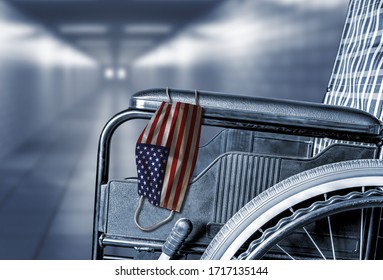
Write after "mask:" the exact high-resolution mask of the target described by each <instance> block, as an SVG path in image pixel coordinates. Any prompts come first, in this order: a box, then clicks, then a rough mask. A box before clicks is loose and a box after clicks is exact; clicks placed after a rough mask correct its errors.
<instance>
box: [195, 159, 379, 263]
mask: <svg viewBox="0 0 383 280" xmlns="http://www.w3.org/2000/svg"><path fill="white" fill-rule="evenodd" d="M359 186H376V187H379V186H383V161H382V160H377V159H366V160H353V161H344V162H338V163H333V164H329V165H324V166H320V167H317V168H314V169H310V170H307V171H305V172H302V173H299V174H297V175H294V176H292V177H289V178H288V179H286V180H283V181H281V182H280V183H278V184H276V185H274V186H273V187H271V188H269V189H267V190H266V191H264V192H263V193H261V194H260V195H258V196H257V197H255V198H254V199H252V200H251V201H250V202H248V203H247V204H246V205H245V206H244V207H243V208H241V209H240V210H239V211H238V212H237V213H236V214H235V215H234V216H233V217H232V218H231V219H229V221H228V222H227V223H226V224H225V225H224V226H223V227H222V229H221V230H220V231H219V232H218V233H217V234H216V236H215V237H214V238H213V240H212V241H211V242H210V244H209V245H208V247H207V248H206V250H205V252H204V254H203V255H202V257H201V260H210V259H223V260H229V259H231V258H232V256H233V255H234V254H235V253H236V252H237V250H238V249H239V248H240V247H241V245H242V244H243V243H244V242H245V241H246V240H247V239H248V238H249V237H250V236H251V235H252V234H253V233H254V232H256V231H257V230H258V229H259V228H260V227H262V226H263V225H264V224H265V223H267V222H268V221H270V220H271V219H272V218H273V217H275V216H277V215H278V214H280V213H282V212H283V211H285V210H287V209H289V208H290V207H294V205H296V204H298V203H301V202H303V201H305V200H308V199H311V198H313V197H315V196H318V195H321V194H325V193H328V192H330V191H335V190H343V189H349V188H354V187H359Z"/></svg>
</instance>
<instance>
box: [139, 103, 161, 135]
mask: <svg viewBox="0 0 383 280" xmlns="http://www.w3.org/2000/svg"><path fill="white" fill-rule="evenodd" d="M159 108H161V106H160V107H158V109H157V111H156V112H155V113H154V115H153V116H152V118H151V119H150V121H149V123H148V124H147V126H146V128H145V132H144V134H143V136H142V140H141V143H146V141H147V139H148V136H149V133H150V130H151V128H152V126H153V123H154V120H155V119H156V118H157V115H158V113H159V112H158V110H159Z"/></svg>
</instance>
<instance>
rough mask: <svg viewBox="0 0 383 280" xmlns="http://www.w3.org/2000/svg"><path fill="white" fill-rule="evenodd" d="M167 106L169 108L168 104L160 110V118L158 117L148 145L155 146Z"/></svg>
mask: <svg viewBox="0 0 383 280" xmlns="http://www.w3.org/2000/svg"><path fill="white" fill-rule="evenodd" d="M169 106H170V105H169V104H168V103H165V106H164V108H163V109H162V112H161V115H160V117H159V119H158V122H157V125H156V127H155V129H154V133H153V137H152V141H151V143H150V144H152V145H155V144H156V142H157V138H158V134H159V132H160V130H161V126H162V123H163V122H164V118H165V113H166V110H167V108H168V107H169Z"/></svg>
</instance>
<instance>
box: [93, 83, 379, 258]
mask: <svg viewBox="0 0 383 280" xmlns="http://www.w3.org/2000/svg"><path fill="white" fill-rule="evenodd" d="M171 95H172V99H173V100H174V101H182V102H189V103H193V99H194V91H188V90H172V91H171ZM166 100H167V97H166V92H165V89H151V90H146V91H143V92H139V93H137V94H135V95H134V96H133V97H132V99H131V104H130V106H129V108H128V109H127V110H125V111H123V112H121V113H119V114H117V115H115V116H114V117H113V118H112V119H111V120H110V121H109V122H108V123H107V124H106V125H105V127H104V129H103V131H102V133H101V136H100V140H99V150H98V157H97V177H96V190H95V207H94V232H93V253H92V258H93V259H102V258H104V246H106V245H111V246H120V245H122V246H130V245H131V246H135V244H129V242H128V241H126V240H123V239H119V238H109V237H108V236H107V235H106V232H105V228H106V226H105V225H104V224H105V223H106V221H105V218H104V215H105V212H106V211H107V210H105V209H104V208H105V206H104V205H103V204H104V203H105V200H107V199H108V198H107V197H105V195H103V188H105V187H103V186H105V185H106V184H108V182H109V179H110V178H109V163H110V146H111V140H112V136H113V134H114V132H115V131H116V129H117V128H118V127H119V126H120V125H121V124H123V123H125V122H127V121H130V120H133V119H149V118H150V117H151V116H152V115H153V112H154V111H155V110H156V109H157V108H158V105H159V103H160V102H161V101H166ZM200 104H201V106H202V107H203V108H204V115H203V125H206V126H218V127H222V128H229V129H235V130H241V131H259V132H266V133H275V134H276V135H299V136H304V137H327V138H332V139H339V140H346V141H356V142H363V143H369V144H372V145H373V148H371V153H370V154H369V155H368V156H366V157H367V158H378V156H379V155H380V154H381V145H382V131H383V130H382V128H383V127H382V125H381V123H380V122H379V121H378V120H377V119H376V118H374V117H373V116H371V115H369V114H367V113H365V112H362V111H359V110H355V109H351V108H344V107H338V106H330V105H323V104H314V103H306V102H298V101H287V100H276V99H266V98H253V97H244V96H236V95H233V96H231V95H223V94H219V93H212V92H200ZM361 157H362V158H363V156H361ZM351 159H352V158H351ZM300 171H302V170H299V172H300ZM299 172H298V173H299ZM382 175H383V174H382ZM126 203H129V202H128V201H127V202H126ZM379 203H380V201H379ZM379 203H376V205H380V204H379ZM229 223H232V222H229ZM137 242H138V243H139V241H137ZM145 244H146V245H147V243H145ZM145 244H144V245H145ZM144 245H143V246H144ZM146 245H145V246H146ZM145 246H144V247H145ZM152 246H153V248H155V249H156V250H158V249H160V248H161V241H160V240H153V242H152ZM197 247H198V246H197ZM194 249H195V248H194ZM205 249H206V247H204V246H202V248H200V249H199V250H200V252H201V253H202V252H203V251H204V250H205ZM268 249H269V248H267V250H268ZM195 250H196V249H195ZM265 250H266V249H265Z"/></svg>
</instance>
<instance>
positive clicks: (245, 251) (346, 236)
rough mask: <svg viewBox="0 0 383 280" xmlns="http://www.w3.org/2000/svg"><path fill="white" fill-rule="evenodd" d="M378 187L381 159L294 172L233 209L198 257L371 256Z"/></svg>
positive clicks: (382, 181)
mask: <svg viewBox="0 0 383 280" xmlns="http://www.w3.org/2000/svg"><path fill="white" fill-rule="evenodd" d="M381 187H383V161H381V160H356V161H346V162H339V163H335V164H329V165H325V166H321V167H318V168H315V169H311V170H308V171H305V172H303V173H300V174H297V175H294V176H292V177H290V178H288V179H286V180H284V181H282V182H280V183H278V184H276V185H275V186H273V187H271V188H269V189H268V190H266V191H265V192H263V193H262V194H260V195H259V196H257V197H255V198H254V199H253V200H252V201H250V202H249V203H248V204H246V205H245V206H244V207H243V208H242V209H241V210H240V211H238V212H237V213H236V214H235V215H234V216H233V217H232V218H231V219H230V220H229V221H228V222H227V223H226V224H225V225H224V227H223V228H222V229H221V230H220V232H219V233H218V234H217V235H216V236H215V237H214V239H213V240H212V242H211V243H210V245H209V246H208V248H207V249H206V250H205V252H204V254H203V256H202V258H201V259H253V258H262V257H264V258H271V259H273V258H277V259H284V258H286V259H315V258H320V259H327V258H331V259H334V258H335V259H354V258H357V259H368V258H375V254H374V252H371V250H370V248H371V247H373V246H375V245H376V240H377V236H376V234H371V232H373V231H377V229H378V228H379V224H377V222H379V221H380V211H381V209H380V207H383V204H382V203H383V199H382V197H383V191H382V189H381ZM303 237H305V238H306V239H307V240H308V241H304V239H303ZM350 244H351V245H350ZM297 251H299V252H297Z"/></svg>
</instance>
